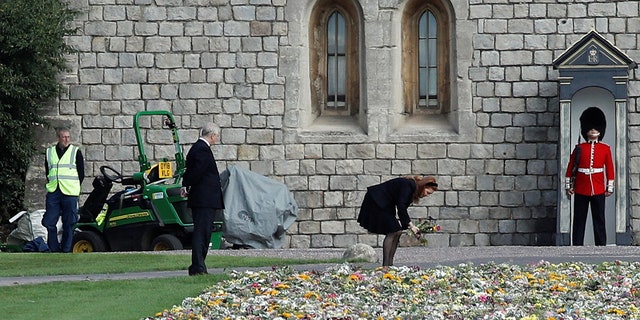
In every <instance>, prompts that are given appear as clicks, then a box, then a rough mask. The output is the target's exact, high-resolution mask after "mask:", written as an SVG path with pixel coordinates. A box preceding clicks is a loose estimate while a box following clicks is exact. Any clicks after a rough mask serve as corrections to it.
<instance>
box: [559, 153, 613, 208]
mask: <svg viewBox="0 0 640 320" xmlns="http://www.w3.org/2000/svg"><path fill="white" fill-rule="evenodd" d="M579 147H580V149H581V154H580V161H579V162H578V172H577V173H576V177H575V181H574V183H573V188H574V191H575V193H576V194H580V195H585V196H593V195H599V194H604V193H605V191H606V190H607V186H609V191H613V181H614V177H615V174H614V168H613V158H612V156H611V148H610V147H609V145H608V144H606V143H602V142H594V143H590V142H583V143H581V144H580V145H579ZM573 152H574V153H575V150H574V151H573ZM573 162H574V155H573V153H572V154H571V159H570V160H569V165H568V166H567V173H566V174H565V177H566V178H567V179H568V178H571V173H572V169H573ZM605 177H606V179H605Z"/></svg>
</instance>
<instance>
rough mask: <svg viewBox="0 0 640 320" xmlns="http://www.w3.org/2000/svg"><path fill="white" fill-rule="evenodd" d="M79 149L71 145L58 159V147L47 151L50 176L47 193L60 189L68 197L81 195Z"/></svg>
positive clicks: (48, 177)
mask: <svg viewBox="0 0 640 320" xmlns="http://www.w3.org/2000/svg"><path fill="white" fill-rule="evenodd" d="M77 154H78V147H76V146H74V145H69V148H67V151H65V152H64V154H63V155H62V158H60V159H58V153H57V152H56V146H53V147H50V148H48V149H47V163H48V165H49V175H48V176H47V179H48V180H49V182H48V183H47V192H54V191H56V189H57V188H58V186H59V187H60V191H62V193H64V194H66V195H68V196H79V195H80V177H78V168H77V166H76V155H77Z"/></svg>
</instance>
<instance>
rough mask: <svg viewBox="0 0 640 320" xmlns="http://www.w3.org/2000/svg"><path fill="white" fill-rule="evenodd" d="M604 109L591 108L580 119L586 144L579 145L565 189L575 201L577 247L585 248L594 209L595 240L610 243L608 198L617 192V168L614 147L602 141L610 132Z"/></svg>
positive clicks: (570, 165) (569, 169) (575, 239)
mask: <svg viewBox="0 0 640 320" xmlns="http://www.w3.org/2000/svg"><path fill="white" fill-rule="evenodd" d="M606 126H607V124H606V119H605V116H604V113H603V112H602V110H600V109H599V108H597V107H591V108H588V109H587V110H585V112H584V113H583V114H582V115H581V116H580V131H581V134H582V137H583V138H584V139H585V140H586V142H583V143H580V144H578V145H576V148H575V149H574V151H573V153H572V154H571V159H570V160H569V166H568V167H567V173H566V175H565V188H566V191H567V194H568V195H569V197H571V196H572V195H575V196H574V199H573V236H572V240H573V245H583V243H584V229H585V224H586V221H587V212H588V210H589V207H591V217H592V220H593V233H594V240H595V244H596V245H597V246H604V245H606V244H607V231H606V223H605V212H604V209H605V197H608V196H610V195H611V194H612V193H613V184H614V177H615V175H614V168H613V157H612V156H611V148H610V147H609V145H608V144H606V143H603V142H602V138H603V137H604V133H605V129H606Z"/></svg>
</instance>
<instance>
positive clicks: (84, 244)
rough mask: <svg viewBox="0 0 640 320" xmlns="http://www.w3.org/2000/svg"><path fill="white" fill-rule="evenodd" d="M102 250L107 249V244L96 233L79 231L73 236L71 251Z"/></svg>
mask: <svg viewBox="0 0 640 320" xmlns="http://www.w3.org/2000/svg"><path fill="white" fill-rule="evenodd" d="M103 251H107V246H106V244H105V243H104V240H102V237H101V236H100V235H99V234H98V233H96V232H93V231H81V232H78V233H76V234H75V235H74V236H73V253H84V252H103Z"/></svg>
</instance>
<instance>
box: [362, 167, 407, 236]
mask: <svg viewBox="0 0 640 320" xmlns="http://www.w3.org/2000/svg"><path fill="white" fill-rule="evenodd" d="M415 191H416V182H415V181H414V180H413V179H407V178H395V179H391V180H388V181H385V182H383V183H381V184H377V185H374V186H371V187H369V188H367V192H368V193H369V195H371V198H373V201H374V202H375V203H376V204H377V205H378V207H380V209H381V210H382V211H383V212H385V214H390V215H394V216H395V215H396V213H397V214H398V219H400V224H401V225H402V228H403V229H407V228H409V222H410V221H411V218H409V212H407V209H408V208H409V206H410V205H411V203H412V202H413V193H414V192H415Z"/></svg>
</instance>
